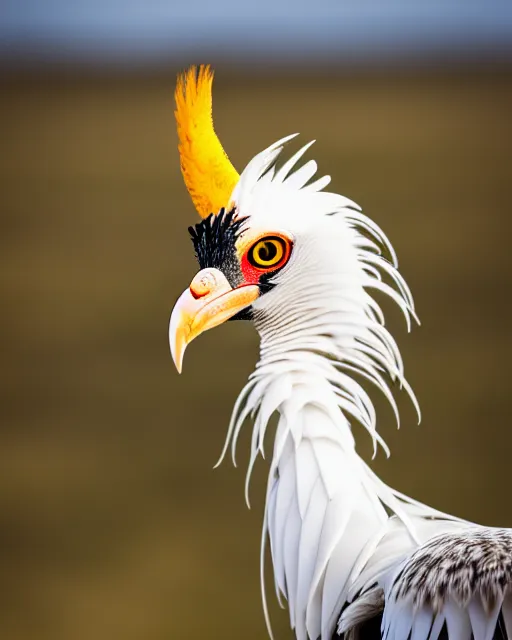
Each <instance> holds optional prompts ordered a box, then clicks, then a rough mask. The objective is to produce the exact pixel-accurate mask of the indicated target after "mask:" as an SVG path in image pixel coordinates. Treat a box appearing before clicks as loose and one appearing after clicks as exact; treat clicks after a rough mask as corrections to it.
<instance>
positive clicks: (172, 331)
mask: <svg viewBox="0 0 512 640" xmlns="http://www.w3.org/2000/svg"><path fill="white" fill-rule="evenodd" d="M259 293H260V291H259V287H258V286H257V285H252V284H251V285H242V286H240V287H237V288H236V289H233V288H232V287H231V285H230V284H229V282H228V281H227V279H226V276H225V275H224V274H223V273H222V271H219V269H203V270H202V271H200V272H199V273H197V274H196V276H195V277H194V279H193V280H192V282H191V283H190V287H189V288H188V289H186V290H185V291H184V292H183V293H182V294H181V296H180V297H179V298H178V301H177V302H176V304H175V305H174V309H173V310H172V314H171V320H170V322H169V345H170V347H171V354H172V359H173V360H174V364H175V365H176V369H178V373H181V367H182V363H183V354H184V353H185V349H186V347H187V345H188V344H189V343H190V342H192V340H193V339H194V338H197V336H198V335H199V334H200V333H203V331H207V330H208V329H212V328H213V327H217V326H218V325H219V324H222V323H223V322H225V321H226V320H229V318H232V317H233V316H234V315H236V314H237V313H238V312H239V311H242V309H245V308H246V307H248V306H249V305H250V304H251V303H253V302H254V301H255V300H256V299H257V298H258V296H259Z"/></svg>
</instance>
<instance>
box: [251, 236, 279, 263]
mask: <svg viewBox="0 0 512 640" xmlns="http://www.w3.org/2000/svg"><path fill="white" fill-rule="evenodd" d="M287 253H288V245H287V243H286V242H285V241H284V240H283V238H279V237H278V236H268V237H266V238H261V240H258V242H256V244H254V245H253V246H252V247H251V248H250V249H249V252H248V254H247V259H248V260H249V263H250V264H251V265H252V266H253V267H256V268H257V269H270V268H271V267H275V266H276V265H278V264H279V263H280V262H282V260H283V258H284V257H285V256H286V254H287Z"/></svg>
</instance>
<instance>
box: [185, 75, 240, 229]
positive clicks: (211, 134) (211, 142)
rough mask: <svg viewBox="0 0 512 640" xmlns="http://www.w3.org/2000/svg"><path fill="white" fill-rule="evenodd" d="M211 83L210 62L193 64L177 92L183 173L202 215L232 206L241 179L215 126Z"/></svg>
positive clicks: (193, 199) (203, 216)
mask: <svg viewBox="0 0 512 640" xmlns="http://www.w3.org/2000/svg"><path fill="white" fill-rule="evenodd" d="M212 82H213V71H211V69H210V67H209V66H208V65H201V66H200V67H199V70H198V69H197V67H190V69H189V70H188V71H186V72H185V73H183V74H182V75H180V76H178V82H177V85H176V92H175V94H174V97H175V99H176V111H175V112H174V115H175V116H176V124H177V127H178V138H179V145H178V149H179V152H180V164H181V172H182V174H183V178H184V180H185V184H186V186H187V189H188V192H189V193H190V196H191V198H192V202H193V203H194V205H195V207H196V209H197V210H198V212H199V215H200V216H201V217H202V218H206V217H207V216H208V215H209V214H210V213H215V214H216V213H218V211H219V209H220V208H221V207H226V206H228V205H229V198H230V196H231V193H232V191H233V189H234V188H235V185H236V183H237V182H238V178H239V176H238V173H237V172H236V169H235V168H234V167H233V165H232V164H231V162H230V161H229V158H228V156H227V155H226V152H225V151H224V149H223V148H222V145H221V143H220V140H219V139H218V137H217V134H216V133H215V129H214V128H213V120H212Z"/></svg>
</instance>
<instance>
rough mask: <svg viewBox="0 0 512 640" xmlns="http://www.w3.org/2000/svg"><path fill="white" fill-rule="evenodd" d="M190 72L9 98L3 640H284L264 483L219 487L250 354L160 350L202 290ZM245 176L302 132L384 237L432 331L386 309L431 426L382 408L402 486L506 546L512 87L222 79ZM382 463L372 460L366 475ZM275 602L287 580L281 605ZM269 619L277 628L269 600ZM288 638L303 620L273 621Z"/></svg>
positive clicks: (488, 80) (239, 475)
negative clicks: (269, 630)
mask: <svg viewBox="0 0 512 640" xmlns="http://www.w3.org/2000/svg"><path fill="white" fill-rule="evenodd" d="M173 87H174V70H172V69H170V70H169V72H168V73H159V74H157V75H147V76H143V75H140V74H139V75H137V76H130V75H128V74H123V75H121V74H120V75H119V76H114V75H104V76H102V77H97V78H95V77H93V76H90V75H89V76H86V75H82V76H80V75H79V74H78V73H77V74H76V76H75V77H73V74H67V75H58V74H55V75H50V74H39V75H38V74H32V75H24V76H15V75H11V76H9V77H5V78H4V80H3V83H2V100H1V103H0V123H1V124H0V127H1V148H2V153H1V155H0V183H1V185H0V186H1V191H0V213H1V227H0V229H1V234H0V243H1V269H0V283H1V285H0V288H1V293H2V300H3V307H2V316H1V325H2V341H1V344H2V353H3V355H2V364H3V366H2V369H1V376H2V377H1V387H0V388H1V398H2V401H1V407H2V420H1V430H0V554H1V557H0V564H1V567H2V569H1V572H2V577H3V589H2V593H1V598H0V637H1V638H5V639H6V640H29V639H30V640H47V639H48V640H50V639H51V640H141V639H144V640H175V639H181V638H191V639H196V638H206V637H208V638H228V639H231V638H233V639H235V638H237V639H238V638H244V640H249V639H253V638H254V639H256V638H265V637H266V632H265V628H264V623H263V616H262V613H261V605H260V596H259V578H258V557H259V536H260V525H261V515H262V514H261V511H262V493H263V483H264V481H265V472H266V463H265V462H263V463H260V464H259V467H258V472H257V474H256V476H255V480H254V484H253V502H254V506H253V510H252V511H247V509H246V507H245V505H244V501H243V478H244V470H245V463H246V461H247V453H246V452H247V434H246V439H245V440H243V441H242V443H241V448H240V461H241V466H242V469H238V470H234V469H233V468H232V467H231V465H230V464H229V463H227V464H225V465H224V466H222V467H221V468H220V469H219V470H216V471H213V470H212V466H213V464H214V463H215V461H216V459H217V456H218V453H219V452H220V449H221V445H222V443H223V440H224V434H225V429H226V426H227V423H228V419H229V415H230V411H231V407H232V405H233V402H234V400H235V398H236V396H237V394H238V391H239V390H240V389H241V387H242V386H243V384H244V381H245V379H246V377H247V375H248V374H249V373H250V371H251V368H252V366H253V364H254V362H255V360H256V357H257V337H256V335H255V333H254V331H253V329H252V327H251V326H250V324H245V323H228V324H227V325H225V326H223V327H220V328H218V329H216V330H214V331H212V332H210V333H208V334H206V335H204V336H202V337H201V338H200V339H199V340H197V342H194V344H193V345H191V347H189V349H188V351H187V354H186V358H185V366H184V372H183V375H182V376H181V377H180V376H178V375H177V374H176V372H175V370H174V367H173V364H172V361H171V358H170V355H169V349H168V344H167V322H168V318H169V314H170V311H171V308H172V306H173V304H174V301H175V299H176V298H177V296H178V295H179V294H180V293H181V291H182V290H183V289H184V288H185V287H186V286H187V285H188V283H189V281H190V279H191V277H192V276H193V274H194V273H195V269H196V266H195V262H194V257H193V251H192V245H191V243H190V241H189V239H188V233H187V226H188V225H189V224H191V223H193V222H195V221H196V214H195V212H194V210H193V208H192V205H191V203H190V201H189V199H188V196H187V194H186V191H185V188H184V186H183V185H182V182H181V176H180V173H179V167H178V158H177V151H176V148H175V147H176V137H175V132H174V120H173V106H172V92H173ZM214 112H215V119H216V123H217V129H218V132H219V135H220V137H221V139H222V141H223V143H224V146H225V148H226V150H227V151H228V153H229V154H230V156H231V158H232V161H233V163H234V164H235V166H237V167H238V168H239V169H241V168H242V167H243V165H244V164H245V163H246V162H247V161H248V160H249V159H250V158H251V157H252V156H253V155H254V154H255V153H257V152H258V151H260V150H262V149H263V148H264V147H265V146H267V145H268V144H270V143H271V142H273V141H274V140H275V139H277V138H279V137H282V136H284V135H286V134H288V133H292V132H294V131H300V132H301V133H302V134H303V135H302V137H301V141H303V142H305V141H307V140H309V139H311V138H316V139H317V141H318V142H317V144H316V145H315V147H314V148H313V149H312V151H310V157H315V158H316V159H317V160H318V162H319V166H320V170H321V171H322V172H324V173H330V174H331V175H332V176H333V184H332V188H333V189H334V190H336V191H340V192H341V193H343V194H344V195H347V196H349V197H351V198H353V199H354V200H356V201H357V202H359V203H360V204H361V205H362V206H363V207H364V210H365V211H366V213H367V214H369V215H370V216H371V217H373V218H374V219H375V220H376V221H377V222H378V223H379V224H380V225H381V226H382V227H383V228H384V230H385V231H386V232H387V233H388V235H389V237H390V238H391V240H392V241H393V243H394V245H395V248H396V250H397V252H398V255H399V258H400V259H401V267H402V272H403V273H404V275H405V276H406V278H407V280H408V282H409V284H410V286H411V288H412V290H413V293H414V294H415V299H416V303H417V308H418V313H419V315H420V318H421V320H422V326H421V327H419V328H416V329H415V330H414V331H413V333H412V335H407V334H406V331H405V329H404V327H403V323H402V322H401V320H400V318H399V315H398V312H397V311H396V310H395V309H393V308H391V307H390V306H389V305H387V306H386V307H385V308H386V310H388V311H389V314H390V325H391V326H392V327H393V329H394V331H395V333H396V335H397V338H398V340H399V343H400V345H401V347H402V350H403V355H404V359H405V364H406V372H407V373H408V376H409V380H410V382H411V383H412V385H413V387H414V388H415V390H416V393H417V395H418V398H419V400H420V403H421V405H422V408H423V413H424V416H423V418H424V419H423V423H422V425H421V426H420V427H419V428H418V427H416V426H415V420H414V413H413V411H412V409H411V407H410V405H409V403H408V402H407V401H406V400H405V399H402V400H401V402H400V406H401V408H402V418H403V420H402V429H401V430H400V431H399V432H397V431H396V430H395V427H394V425H393V422H392V417H391V412H390V411H389V410H388V409H386V408H384V406H383V404H382V403H381V402H380V401H379V405H378V406H379V408H380V407H382V412H381V422H380V429H381V432H382V433H383V434H384V436H385V437H386V438H387V440H388V442H389V444H390V445H391V448H392V457H391V459H390V460H389V461H387V460H386V459H385V457H384V456H383V454H380V455H379V457H378V459H377V460H376V462H375V463H374V466H375V468H376V470H377V471H378V472H379V473H381V474H382V475H383V477H384V478H385V480H386V481H388V482H389V483H391V484H393V485H394V486H396V487H397V488H399V489H400V490H402V491H404V492H406V493H409V494H412V495H414V496H415V497H416V498H419V499H421V500H424V501H428V502H430V503H432V504H434V505H435V506H436V507H438V508H440V509H443V510H448V511H450V512H454V513H457V514H458V515H461V516H464V517H466V518H469V519H472V520H477V521H482V522H486V523H488V524H495V525H497V524H501V525H508V526H512V499H511V484H512V483H511V479H512V469H511V458H512V453H511V452H512V418H511V415H510V414H511V412H512V402H511V399H512V379H511V376H510V373H509V372H510V361H511V358H512V326H511V325H512V304H511V297H512V291H511V287H512V257H511V253H510V235H511V232H512V221H511V218H512V204H511V202H512V193H511V192H512V189H511V187H512V146H511V145H512V71H510V72H508V71H506V70H505V71H503V70H501V71H494V72H491V71H483V70H480V71H458V72H455V71H443V72H434V71H426V70H423V71H421V72H413V71H409V72H403V71H402V72H391V71H385V70H382V71H381V72H380V73H376V72H375V73H372V72H369V71H364V72H363V71H361V72H360V73H356V72H355V71H354V72H352V73H347V72H345V73H339V74H336V73H331V74H327V73H324V74H316V73H313V71H308V72H306V73H304V74H301V73H299V72H298V71H295V72H294V73H293V74H288V75H287V74H285V73H281V74H273V75H266V74H265V73H264V72H263V73H261V74H259V75H250V74H249V75H248V76H245V77H243V76H242V75H241V74H237V73H235V72H233V71H228V70H224V69H222V67H221V68H220V69H218V70H217V78H216V84H215V88H214ZM367 445H368V443H367V441H366V439H365V438H364V437H363V438H362V440H361V450H362V451H364V452H365V453H366V452H367V451H368V446H367ZM271 590H272V581H271V580H269V591H270V592H271ZM270 600H271V601H272V602H273V598H272V595H271V596H270ZM272 611H273V612H274V618H275V627H276V631H277V635H278V637H279V638H288V637H290V636H289V632H288V631H287V628H288V623H287V618H286V615H285V614H282V613H279V612H278V610H277V607H273V608H272Z"/></svg>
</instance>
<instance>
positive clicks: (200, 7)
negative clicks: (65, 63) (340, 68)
mask: <svg viewBox="0 0 512 640" xmlns="http://www.w3.org/2000/svg"><path fill="white" fill-rule="evenodd" d="M440 52H441V53H446V52H448V53H449V52H452V53H454V54H456V55H459V56H460V55H467V54H474V53H475V52H476V53H477V54H478V55H497V56H501V55H504V56H505V55H506V56H508V57H509V58H510V57H512V56H511V52H512V0H309V1H307V2H305V1H303V0H252V1H246V0H236V1H235V0H181V1H180V2H177V1H176V0H166V1H163V0H79V1H77V0H2V2H1V3H0V55H2V56H4V57H5V56H9V57H11V56H16V55H24V56H28V55H32V56H34V57H37V58H41V57H43V58H44V57H47V58H52V57H53V58H71V59H72V58H77V59H89V60H103V59H109V58H110V59H112V60H123V59H131V60H151V59H158V58H178V59H179V58H182V57H183V58H187V57H188V58H189V57H190V56H191V55H206V54H208V55H210V56H211V55H213V56H216V57H221V56H222V57H233V56H237V57H240V58H248V59H250V58H254V57H256V58H272V59H275V58H276V57H278V58H283V59H286V57H290V58H292V59H300V60H304V59H308V58H317V57H324V58H332V57H336V58H343V57H346V58H357V57H359V58H367V57H370V58H371V57H381V56H386V55H392V56H395V57H396V56H398V57H400V56H409V55H411V54H415V53H419V54H421V55H425V54H439V53H440Z"/></svg>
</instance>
